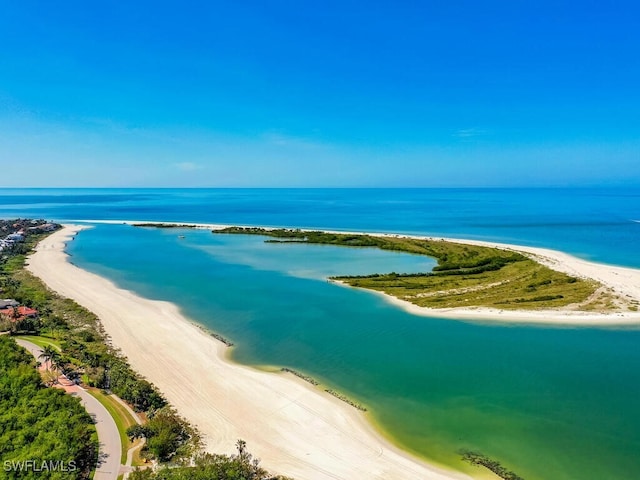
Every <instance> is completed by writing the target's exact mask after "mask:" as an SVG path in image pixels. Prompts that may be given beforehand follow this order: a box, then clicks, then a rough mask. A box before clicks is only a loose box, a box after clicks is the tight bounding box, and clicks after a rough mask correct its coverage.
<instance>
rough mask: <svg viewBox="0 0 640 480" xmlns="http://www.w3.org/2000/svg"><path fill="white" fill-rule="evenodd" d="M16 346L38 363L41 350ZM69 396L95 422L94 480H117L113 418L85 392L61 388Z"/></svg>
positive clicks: (23, 342) (117, 444)
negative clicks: (96, 462) (97, 443)
mask: <svg viewBox="0 0 640 480" xmlns="http://www.w3.org/2000/svg"><path fill="white" fill-rule="evenodd" d="M16 342H18V345H20V346H22V347H24V348H26V349H27V350H28V351H29V352H30V353H31V354H32V355H33V356H34V357H35V358H36V360H38V361H39V359H38V357H39V356H40V354H41V353H42V349H41V348H40V347H39V346H37V345H35V344H33V343H31V342H28V341H26V340H22V339H16ZM63 388H64V389H65V390H66V392H67V393H69V394H70V395H74V396H77V397H78V398H80V401H81V403H82V405H83V406H84V408H85V409H86V410H87V412H88V413H89V415H91V417H93V419H94V420H95V421H96V430H97V431H98V441H99V442H100V449H99V462H98V463H99V464H98V467H97V468H96V474H95V476H94V477H93V478H94V480H117V478H118V472H119V470H120V453H121V452H122V444H121V442H120V435H119V434H118V427H116V422H115V421H114V420H113V417H111V415H110V414H109V412H108V411H107V409H106V408H104V407H103V406H102V404H101V403H100V402H99V401H98V400H96V399H95V398H94V397H92V396H91V395H90V394H89V393H88V392H87V391H85V390H84V389H83V388H81V387H79V386H78V385H73V386H64V387H63Z"/></svg>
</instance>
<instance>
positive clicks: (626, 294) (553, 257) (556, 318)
mask: <svg viewBox="0 0 640 480" xmlns="http://www.w3.org/2000/svg"><path fill="white" fill-rule="evenodd" d="M82 222H87V223H108V224H128V225H133V224H139V223H148V224H166V225H186V226H190V227H195V228H201V229H210V230H220V229H223V228H227V227H230V226H234V225H221V224H205V223H202V224H201V223H189V222H145V221H132V220H122V221H120V220H83V221H82ZM236 226H242V225H236ZM262 228H267V229H269V228H277V227H262ZM301 230H302V231H305V230H307V231H311V230H313V229H306V228H304V229H301ZM316 230H321V231H324V232H328V233H346V234H354V235H375V236H380V237H405V238H415V239H429V240H445V241H448V242H456V243H463V244H469V245H479V246H485V247H493V248H500V249H504V250H510V251H514V252H519V253H522V254H524V255H527V256H528V257H530V258H532V259H534V260H536V261H537V262H539V263H541V264H543V265H546V266H547V267H549V268H551V269H553V270H557V271H560V272H564V273H566V274H568V275H572V276H575V277H580V278H587V279H593V280H596V281H597V282H599V283H601V284H603V285H604V286H605V287H607V288H609V289H610V290H611V291H612V292H613V293H615V294H616V295H618V296H619V297H621V298H622V299H624V300H626V301H629V300H636V301H639V302H640V270H638V269H633V268H628V267H619V266H614V265H606V264H602V263H596V262H589V261H587V260H582V259H580V258H577V257H574V256H572V255H569V254H567V253H564V252H561V251H558V250H551V249H546V248H539V247H526V246H521V245H511V244H505V243H498V242H486V241H480V240H465V239H459V238H446V237H431V236H420V235H396V234H390V233H375V232H350V231H337V230H336V231H332V230H324V229H316ZM335 283H336V284H342V285H343V286H345V287H347V288H354V287H351V286H349V285H346V284H343V283H342V282H335ZM363 290H366V291H367V292H372V293H373V294H376V295H380V296H382V297H383V298H384V299H385V300H387V301H388V302H389V303H392V304H394V305H397V306H398V307H400V308H402V309H404V310H405V311H407V312H409V313H412V314H414V315H421V316H427V317H438V318H451V319H456V320H468V321H473V320H479V321H483V322H492V323H497V322H507V323H527V324H544V325H558V326H560V325H571V326H576V327H577V326H611V327H620V326H640V311H635V312H634V311H630V310H628V311H619V312H596V311H594V312H585V311H574V310H564V309H563V310H535V311H534V310H529V311H525V310H522V311H513V310H499V309H493V308H484V307H472V308H442V309H433V308H426V307H419V306H417V305H414V304H413V303H411V302H408V301H406V300H402V299H399V298H396V297H393V296H391V295H387V294H385V293H382V292H377V291H374V290H369V289H363Z"/></svg>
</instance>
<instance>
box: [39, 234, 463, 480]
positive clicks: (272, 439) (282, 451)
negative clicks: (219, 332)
mask: <svg viewBox="0 0 640 480" xmlns="http://www.w3.org/2000/svg"><path fill="white" fill-rule="evenodd" d="M81 228H82V227H78V226H65V227H64V229H62V230H60V231H58V232H55V233H54V234H52V235H51V236H49V237H47V238H46V239H44V240H43V241H42V242H40V244H39V245H38V246H37V248H36V252H35V253H34V254H33V255H32V256H31V257H30V258H29V261H28V269H29V270H30V271H31V272H32V273H33V274H34V275H36V276H38V277H40V278H41V279H42V280H43V281H44V282H45V283H46V284H47V285H48V286H49V287H50V288H51V289H52V290H54V291H56V292H58V293H59V294H60V295H63V296H65V297H68V298H71V299H73V300H75V301H76V302H78V303H79V304H81V305H83V306H84V307H86V308H88V309H89V310H91V311H92V312H94V313H95V314H96V315H98V317H99V318H100V320H101V322H102V324H103V326H104V328H105V331H106V332H107V333H108V334H109V336H110V337H111V340H112V342H113V345H114V346H116V347H118V348H120V349H121V350H122V352H123V353H124V355H126V356H127V358H128V359H129V361H130V363H131V365H132V366H133V368H134V369H135V370H137V371H138V372H140V373H141V374H142V375H144V376H145V377H146V378H147V379H148V380H150V381H151V382H153V383H154V384H156V385H157V386H158V388H159V389H160V390H161V391H162V392H163V393H164V394H165V395H166V397H167V399H168V400H169V401H170V402H171V403H172V404H173V405H174V406H175V407H176V408H177V409H178V411H179V412H180V414H181V415H183V416H184V417H185V418H186V419H187V420H189V421H190V422H191V423H193V424H194V425H196V426H197V427H198V428H199V430H200V431H201V433H202V434H203V438H204V440H205V442H206V444H207V449H208V450H209V451H211V452H219V453H232V452H233V451H234V444H235V442H236V440H237V439H239V438H242V439H244V440H246V441H247V442H248V446H249V449H250V451H251V452H252V453H254V455H255V456H257V457H259V458H260V459H261V460H262V463H263V465H264V466H265V467H266V468H268V469H270V470H273V471H274V472H277V473H281V474H285V475H289V476H292V477H294V478H295V479H296V480H328V479H333V480H336V479H340V480H356V479H364V478H366V479H380V480H383V479H384V480H395V479H397V480H401V479H402V480H406V479H432V480H445V479H469V478H470V477H468V476H466V475H464V474H460V473H455V472H450V471H447V470H443V469H440V468H438V467H435V466H431V465H428V464H427V463H425V462H423V461H421V460H419V459H416V458H414V457H412V456H410V455H409V454H407V453H405V452H403V451H402V450H400V449H398V448H396V447H395V446H393V445H392V444H390V443H389V442H388V441H386V440H385V439H384V438H383V437H381V436H380V435H379V434H378V433H377V432H376V431H375V430H374V429H373V428H372V427H371V426H370V425H369V423H368V422H367V419H366V416H365V414H363V413H361V412H359V411H358V410H356V409H355V408H352V407H350V406H349V405H347V404H345V403H344V402H341V401H340V400H338V399H336V398H334V397H332V396H331V395H329V394H326V393H324V392H322V391H320V390H319V389H317V388H313V387H312V386H311V385H309V384H307V383H306V382H304V381H302V380H300V379H298V378H297V377H295V376H293V375H290V374H282V373H266V372H261V371H257V370H254V369H251V368H248V367H245V366H241V365H237V364H234V363H232V362H230V361H228V360H227V359H225V356H224V353H225V349H226V347H225V346H224V345H223V344H222V343H221V342H219V341H217V340H215V339H214V338H212V337H211V336H209V335H207V334H205V333H204V332H202V331H201V330H200V329H199V328H198V327H197V326H196V325H194V324H192V323H191V322H190V321H188V320H187V319H186V318H185V317H184V316H182V314H181V313H180V311H179V310H178V308H177V307H176V306H175V305H173V304H171V303H167V302H160V301H152V300H148V299H145V298H141V297H139V296H137V295H135V294H133V293H132V292H130V291H127V290H123V289H120V288H118V287H116V286H115V285H114V284H113V283H112V282H110V281H108V280H106V279H104V278H102V277H100V276H98V275H95V274H93V273H90V272H87V271H85V270H82V269H80V268H78V267H76V266H75V265H73V264H71V263H70V262H69V261H68V259H69V256H68V255H67V254H66V253H65V252H64V246H65V243H66V242H68V241H70V240H71V239H72V238H73V236H74V235H75V234H76V233H77V232H78V231H79V230H80V229H81Z"/></svg>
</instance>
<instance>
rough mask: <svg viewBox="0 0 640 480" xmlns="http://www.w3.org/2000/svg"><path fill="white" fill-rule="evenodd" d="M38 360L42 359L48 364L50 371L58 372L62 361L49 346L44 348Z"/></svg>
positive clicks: (56, 352)
mask: <svg viewBox="0 0 640 480" xmlns="http://www.w3.org/2000/svg"><path fill="white" fill-rule="evenodd" d="M38 358H41V359H43V360H44V361H45V362H49V365H50V367H51V370H58V367H59V366H60V363H61V360H62V359H61V357H60V353H59V352H58V351H57V350H56V349H55V348H54V347H53V346H51V345H47V346H46V347H44V348H43V349H42V353H41V354H40V355H39V356H38ZM47 370H49V368H47Z"/></svg>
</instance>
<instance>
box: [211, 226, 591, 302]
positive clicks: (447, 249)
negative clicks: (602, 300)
mask: <svg viewBox="0 0 640 480" xmlns="http://www.w3.org/2000/svg"><path fill="white" fill-rule="evenodd" d="M214 233H230V234H250V235H265V236H268V237H272V238H271V239H270V240H267V242H269V243H275V242H277V243H314V244H327V245H338V246H349V247H376V248H380V249H383V250H392V251H399V252H407V253H413V254H419V255H427V256H429V257H433V258H435V259H436V260H437V261H438V264H437V266H436V267H434V269H433V270H432V271H431V272H424V273H418V274H415V273H414V274H407V273H396V272H391V273H373V274H371V275H365V276H338V277H333V279H334V280H339V281H341V282H344V283H346V284H348V285H351V286H353V287H360V288H368V289H371V290H377V291H380V292H384V293H387V294H389V295H392V296H394V297H397V298H400V299H402V300H406V301H409V302H411V303H413V304H415V305H418V306H420V307H428V308H451V307H492V308H500V309H505V310H536V309H551V308H559V307H566V306H569V305H573V304H581V305H582V306H584V307H585V309H587V308H588V305H587V304H588V303H589V301H590V298H591V297H592V296H593V295H594V292H595V291H596V289H597V288H598V287H599V284H598V283H597V282H595V281H590V280H584V279H579V278H576V277H572V276H570V275H567V274H565V273H562V272H557V271H555V270H552V269H550V268H548V267H545V266H544V265H541V264H539V263H537V262H535V261H534V260H532V259H530V258H528V257H526V256H525V255H523V254H521V253H518V252H514V251H511V250H504V249H500V248H492V247H484V246H478V245H468V244H463V243H457V242H449V241H444V240H429V239H427V240H421V239H413V238H406V237H399V236H385V237H381V236H375V235H366V234H344V233H326V232H319V231H311V232H307V231H303V230H290V229H276V230H268V229H264V228H243V227H229V228H225V229H223V230H214Z"/></svg>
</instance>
